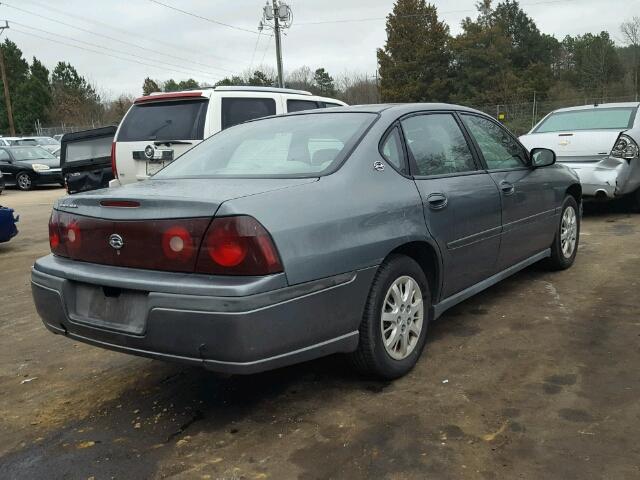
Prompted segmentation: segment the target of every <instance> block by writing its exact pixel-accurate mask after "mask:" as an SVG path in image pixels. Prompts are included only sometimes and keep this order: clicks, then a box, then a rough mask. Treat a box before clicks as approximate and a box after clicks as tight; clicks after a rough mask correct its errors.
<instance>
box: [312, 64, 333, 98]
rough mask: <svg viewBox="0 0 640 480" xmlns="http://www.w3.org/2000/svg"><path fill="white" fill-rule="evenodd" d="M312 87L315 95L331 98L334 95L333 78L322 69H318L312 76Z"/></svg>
mask: <svg viewBox="0 0 640 480" xmlns="http://www.w3.org/2000/svg"><path fill="white" fill-rule="evenodd" d="M313 85H314V87H315V89H316V93H318V94H320V95H325V96H329V97H332V96H334V95H335V94H336V86H335V84H334V83H333V78H332V77H331V75H329V73H328V72H327V71H326V70H325V69H324V68H318V69H316V71H315V72H314V74H313Z"/></svg>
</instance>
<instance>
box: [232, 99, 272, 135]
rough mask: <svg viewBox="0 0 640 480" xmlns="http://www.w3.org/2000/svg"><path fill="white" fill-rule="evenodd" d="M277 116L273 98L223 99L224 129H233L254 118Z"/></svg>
mask: <svg viewBox="0 0 640 480" xmlns="http://www.w3.org/2000/svg"><path fill="white" fill-rule="evenodd" d="M275 114H276V101H275V100H274V99H273V98H223V99H222V129H223V130H224V129H225V128H229V127H233V126H234V125H238V124H239V123H242V122H246V121H247V120H253V119H254V118H260V117H267V116H269V115H275Z"/></svg>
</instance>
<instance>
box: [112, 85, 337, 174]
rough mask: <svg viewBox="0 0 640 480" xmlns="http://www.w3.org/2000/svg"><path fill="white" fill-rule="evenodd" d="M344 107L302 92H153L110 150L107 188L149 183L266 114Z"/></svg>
mask: <svg viewBox="0 0 640 480" xmlns="http://www.w3.org/2000/svg"><path fill="white" fill-rule="evenodd" d="M344 105H346V103H344V102H341V101H340V100H336V99H333V98H324V97H318V96H315V95H312V94H311V93H309V92H305V91H302V90H291V89H288V88H272V87H213V88H203V89H197V90H187V91H182V92H171V93H152V94H151V95H147V96H144V97H140V98H138V99H136V100H135V102H134V103H133V105H132V106H131V108H130V109H129V111H128V112H127V114H126V115H125V116H124V118H123V119H122V122H120V126H119V127H118V130H117V132H116V136H115V139H114V142H113V145H112V146H111V167H112V169H113V174H114V179H113V180H111V182H109V186H110V187H113V186H118V185H124V184H127V183H133V182H135V181H138V180H145V179H147V178H149V176H150V175H153V174H154V173H156V172H157V171H158V170H160V169H161V168H163V167H164V166H165V165H167V164H168V163H170V162H172V161H173V160H174V159H175V158H177V157H178V156H180V155H182V154H183V153H184V152H186V151H187V150H189V149H190V148H192V147H194V146H195V145H197V144H198V143H200V142H201V141H202V140H204V139H205V138H207V137H209V136H211V135H213V134H214V133H217V132H219V131H220V130H224V129H225V128H229V127H232V126H233V125H237V124H238V123H242V122H245V121H247V120H251V119H254V118H259V117H266V116H268V115H279V114H282V113H287V112H298V111H300V110H310V109H316V108H329V107H340V106H344Z"/></svg>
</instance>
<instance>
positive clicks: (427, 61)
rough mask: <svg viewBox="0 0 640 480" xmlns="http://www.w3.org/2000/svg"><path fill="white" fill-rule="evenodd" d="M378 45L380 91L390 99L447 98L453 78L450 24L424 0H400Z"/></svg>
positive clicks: (441, 99) (421, 100)
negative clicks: (441, 18) (383, 37)
mask: <svg viewBox="0 0 640 480" xmlns="http://www.w3.org/2000/svg"><path fill="white" fill-rule="evenodd" d="M386 30H387V41H386V43H385V46H384V48H383V49H378V65H379V72H380V76H381V84H380V93H381V95H382V100H383V101H387V102H425V101H434V100H438V101H446V100H448V99H449V95H450V89H451V81H450V72H449V67H450V64H451V50H450V48H449V46H450V45H449V44H450V35H449V27H448V26H447V25H446V24H445V23H443V22H441V21H440V20H438V12H437V10H436V7H435V6H433V5H431V4H426V3H425V1H424V0H397V1H396V3H395V4H394V6H393V11H392V13H391V14H390V15H389V16H388V17H387V25H386Z"/></svg>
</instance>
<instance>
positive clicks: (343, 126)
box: [154, 112, 377, 178]
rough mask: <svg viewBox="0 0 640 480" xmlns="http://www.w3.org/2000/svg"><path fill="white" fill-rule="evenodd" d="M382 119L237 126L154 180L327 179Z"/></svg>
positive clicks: (359, 116) (326, 116) (300, 118)
mask: <svg viewBox="0 0 640 480" xmlns="http://www.w3.org/2000/svg"><path fill="white" fill-rule="evenodd" d="M376 118H377V115H375V114H371V113H347V112H345V113H309V114H306V115H291V116H282V117H273V118H268V119H264V120H257V121H254V122H249V123H247V124H244V125H238V126H236V127H234V128H230V129H228V130H223V131H221V132H220V133H218V134H216V135H214V136H212V137H210V138H209V139H208V140H205V141H204V142H202V143H201V144H199V145H198V146H196V147H195V148H193V149H191V150H189V151H188V152H186V153H185V154H184V155H182V156H180V158H178V159H177V160H176V161H174V162H173V163H171V164H170V165H169V166H167V167H166V168H164V169H163V170H161V171H160V172H159V173H157V174H156V175H155V177H154V178H176V177H182V178H184V177H189V178H191V177H214V178H216V177H258V178H260V177H273V176H285V177H286V176H302V177H312V176H319V175H322V174H323V173H324V172H326V171H329V170H331V169H332V167H333V166H334V165H336V164H338V163H339V162H340V161H341V160H342V159H343V158H344V157H345V156H346V155H347V154H348V152H349V151H350V150H351V148H352V147H353V146H355V144H356V143H357V142H358V140H359V139H360V137H361V136H362V134H363V133H364V132H365V130H366V129H367V127H368V126H369V125H371V123H372V122H373V121H374V120H375V119H376Z"/></svg>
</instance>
